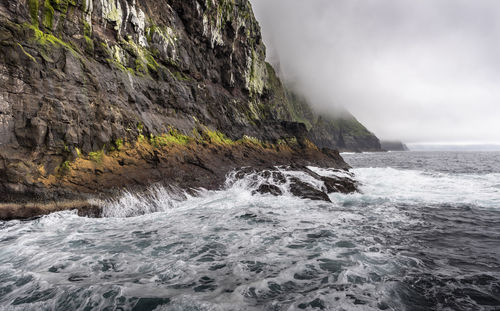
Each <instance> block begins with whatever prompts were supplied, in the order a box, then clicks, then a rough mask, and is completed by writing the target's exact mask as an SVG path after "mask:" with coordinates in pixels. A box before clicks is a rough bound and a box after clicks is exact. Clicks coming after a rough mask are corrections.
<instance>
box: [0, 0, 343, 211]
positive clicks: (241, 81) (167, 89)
mask: <svg viewBox="0 0 500 311" xmlns="http://www.w3.org/2000/svg"><path fill="white" fill-rule="evenodd" d="M0 46H1V49H0V197H2V200H4V201H8V200H14V199H18V198H25V197H29V198H32V197H38V196H41V197H49V198H50V197H58V196H63V197H64V196H67V195H68V193H71V194H74V193H75V192H78V193H85V192H99V191H102V190H103V189H107V188H114V187H125V186H129V185H131V184H148V183H151V182H158V181H161V180H163V179H165V178H167V179H168V178H170V177H172V176H176V178H175V180H176V181H179V179H182V178H183V177H182V176H184V175H183V172H191V171H193V170H194V171H196V172H198V171H197V170H198V169H200V170H201V174H203V173H204V174H209V175H210V174H213V175H217V176H219V175H221V174H224V173H225V172H227V170H229V169H230V168H231V167H232V166H235V165H242V164H244V162H245V161H244V159H245V158H248V157H249V155H252V156H253V157H254V158H253V162H257V163H260V165H266V164H268V165H270V164H273V163H271V160H270V159H280V153H283V152H285V153H286V154H288V156H287V157H284V158H283V159H286V161H292V160H293V159H299V158H300V159H301V160H300V161H302V162H304V164H305V163H315V162H318V163H319V162H321V163H322V164H323V165H331V166H337V167H347V166H346V165H345V163H344V162H343V161H342V160H341V158H340V157H339V156H338V154H334V153H329V152H326V153H325V152H322V151H320V150H319V149H317V148H316V147H315V146H314V145H312V144H309V143H308V142H307V140H306V139H305V137H306V128H305V126H304V125H303V124H300V123H297V122H293V120H294V118H293V117H292V116H291V112H290V109H289V103H288V100H287V96H286V93H285V91H284V89H283V87H282V85H281V82H280V81H279V79H278V78H277V77H276V75H275V73H274V70H272V67H271V66H270V65H268V64H266V63H265V46H264V45H263V43H262V39H261V34H260V29H259V26H258V23H257V21H256V20H255V18H254V16H253V13H252V8H251V5H250V3H249V2H248V1H247V0H161V1H153V0H143V1H136V0H5V1H2V2H1V3H0ZM255 145H258V147H255ZM172 146H175V150H176V151H175V152H171V150H172V148H173V147H172ZM235 146H237V147H235ZM207 149H208V150H209V151H208V152H207ZM261 149H262V150H264V151H259V150H261ZM234 150H236V151H234ZM255 150H257V151H258V152H255ZM304 150H305V151H304ZM198 152H207V154H209V155H213V157H217V158H218V159H219V162H220V159H226V161H222V164H221V166H219V167H218V169H214V168H213V165H212V166H211V167H208V166H207V165H206V163H207V162H203V160H206V161H210V158H207V159H200V157H197V156H196V153H198ZM269 154H273V155H275V156H274V157H269V156H267V155H269ZM167 155H168V156H167ZM172 155H175V159H173V158H172V157H173V156H172ZM299 155H304V156H300V157H299ZM266 161H267V162H266ZM284 161H285V160H283V161H282V162H284ZM215 162H216V163H219V162H217V161H215ZM176 164H178V165H179V166H182V165H184V166H183V169H184V170H183V171H177V172H176V171H175V168H174V166H175V165H176ZM283 164H285V163H283ZM167 168H168V169H167ZM194 168H196V169H194ZM125 172H126V173H125ZM101 175H102V176H105V177H106V178H103V177H102V176H101ZM185 175H186V177H185V178H184V179H183V180H184V181H186V180H188V179H190V178H192V177H193V176H192V174H185ZM82 176H83V177H82ZM85 176H86V177H85ZM99 176H101V177H99ZM219 177H220V176H219ZM179 182H180V181H179ZM180 183H182V182H180ZM207 183H208V184H210V178H206V181H205V185H206V184H207ZM200 185H204V184H203V183H201V182H200V183H199V184H197V186H200Z"/></svg>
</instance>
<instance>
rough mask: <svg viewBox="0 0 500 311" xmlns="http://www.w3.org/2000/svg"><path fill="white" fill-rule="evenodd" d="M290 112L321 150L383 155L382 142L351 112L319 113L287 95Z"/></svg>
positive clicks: (293, 96) (303, 102)
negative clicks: (367, 152)
mask: <svg viewBox="0 0 500 311" xmlns="http://www.w3.org/2000/svg"><path fill="white" fill-rule="evenodd" d="M287 99H288V105H289V111H290V112H291V113H290V114H291V116H292V119H291V120H293V121H296V122H302V123H304V124H305V125H306V126H307V128H308V133H307V137H308V138H309V139H310V140H311V141H312V142H313V143H314V144H316V145H317V146H318V147H320V148H330V149H337V150H340V151H355V152H360V151H382V148H381V145H380V141H379V139H378V138H377V137H376V136H375V134H373V133H372V132H370V131H369V130H368V129H367V128H366V127H365V126H364V125H362V124H361V123H360V122H359V121H358V120H356V118H355V117H354V116H352V115H351V114H350V113H349V112H348V111H346V110H344V111H340V112H338V113H336V114H334V113H321V114H320V113H317V112H315V111H314V110H313V109H312V108H311V106H310V104H309V103H308V102H307V100H306V99H305V98H304V97H302V96H300V95H298V94H296V93H295V92H293V91H290V90H288V91H287Z"/></svg>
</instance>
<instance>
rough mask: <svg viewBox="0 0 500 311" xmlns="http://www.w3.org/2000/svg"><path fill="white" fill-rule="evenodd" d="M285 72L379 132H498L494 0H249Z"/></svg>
mask: <svg viewBox="0 0 500 311" xmlns="http://www.w3.org/2000/svg"><path fill="white" fill-rule="evenodd" d="M251 1H252V4H253V6H254V11H255V13H256V16H257V18H258V19H259V22H260V23H261V26H262V33H263V37H264V40H265V42H266V45H267V46H268V57H269V58H270V60H271V61H272V62H278V61H279V63H280V67H281V70H282V74H283V76H284V77H285V80H287V81H289V82H290V83H293V84H294V85H296V87H297V88H298V89H299V90H300V91H301V92H302V93H304V94H305V95H306V96H307V98H308V99H309V100H310V101H311V103H312V105H313V106H314V107H315V108H316V109H317V110H319V111H333V110H334V109H335V107H336V106H344V107H346V108H347V109H348V110H349V111H351V112H352V113H353V114H354V115H355V116H356V117H357V118H358V119H359V120H360V121H362V122H363V123H364V124H365V125H366V126H367V127H368V128H369V129H371V130H372V131H374V132H375V133H376V134H377V135H378V136H379V137H381V138H384V139H402V140H404V141H406V142H431V141H440V142H442V141H450V142H456V141H480V142H500V87H499V86H500V2H499V1H497V0H474V1H470V0H419V1H415V0H308V1H304V0H251Z"/></svg>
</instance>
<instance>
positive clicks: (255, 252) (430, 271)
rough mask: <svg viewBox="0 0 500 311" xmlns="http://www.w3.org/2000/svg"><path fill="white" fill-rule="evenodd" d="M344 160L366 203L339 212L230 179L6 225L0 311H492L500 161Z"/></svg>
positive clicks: (498, 305)
mask: <svg viewBox="0 0 500 311" xmlns="http://www.w3.org/2000/svg"><path fill="white" fill-rule="evenodd" d="M344 157H345V158H346V160H347V161H348V162H349V163H350V164H351V165H352V166H353V167H354V170H353V172H354V173H355V174H356V177H357V179H358V180H360V181H361V183H362V186H361V190H362V193H358V194H352V195H341V194H334V195H331V199H332V201H333V203H324V202H313V201H309V200H302V199H297V198H296V197H293V196H291V195H289V194H288V191H287V189H286V187H287V185H282V186H281V187H282V188H283V189H282V190H284V191H285V195H283V196H280V197H273V196H269V195H255V196H252V194H251V193H252V190H254V189H255V187H256V185H255V180H254V181H250V180H234V179H233V178H232V177H231V176H229V177H228V182H227V187H226V190H223V191H201V192H200V193H199V195H198V196H197V197H190V196H187V197H183V196H182V195H179V194H177V195H174V194H172V192H171V191H168V190H166V189H164V188H153V189H151V191H150V193H149V194H145V195H141V196H138V195H133V194H125V195H124V196H123V197H122V198H121V199H120V200H118V201H115V202H108V203H107V206H106V210H105V212H106V215H107V217H106V218H102V219H87V218H81V217H78V216H77V215H76V214H75V213H73V212H63V213H56V214H53V215H49V216H45V217H42V218H39V219H36V220H32V221H13V222H0V309H1V310H154V309H156V310H500V153H436V152H432V153H430V152H429V153H413V152H409V153H384V154H344ZM315 170H316V171H317V172H318V173H321V174H334V172H332V171H329V170H321V169H315ZM287 174H288V175H290V176H292V175H293V176H295V177H299V178H301V179H302V180H304V181H305V182H309V183H311V184H312V185H314V186H316V187H321V185H320V184H317V183H318V182H317V180H311V179H308V177H307V176H306V175H304V174H302V173H300V172H287Z"/></svg>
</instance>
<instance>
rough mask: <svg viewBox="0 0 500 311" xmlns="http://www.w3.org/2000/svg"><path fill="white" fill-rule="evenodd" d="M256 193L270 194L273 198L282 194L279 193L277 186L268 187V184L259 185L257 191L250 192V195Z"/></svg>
mask: <svg viewBox="0 0 500 311" xmlns="http://www.w3.org/2000/svg"><path fill="white" fill-rule="evenodd" d="M256 193H260V194H271V195H274V196H279V195H282V194H283V192H282V191H281V189H280V188H279V187H278V186H275V185H270V184H262V185H260V186H259V188H258V189H257V190H254V191H253V192H252V194H256Z"/></svg>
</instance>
